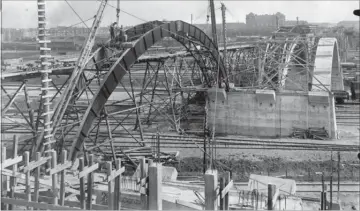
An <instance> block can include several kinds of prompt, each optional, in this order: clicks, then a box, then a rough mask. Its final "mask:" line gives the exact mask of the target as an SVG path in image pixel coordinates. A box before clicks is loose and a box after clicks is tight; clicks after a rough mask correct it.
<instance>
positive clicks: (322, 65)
mask: <svg viewBox="0 0 360 211" xmlns="http://www.w3.org/2000/svg"><path fill="white" fill-rule="evenodd" d="M338 49H339V48H338V42H337V39H336V38H321V39H320V40H319V42H318V47H317V50H316V57H315V68H314V72H313V77H312V84H313V85H315V86H313V89H312V91H320V90H323V89H321V88H320V87H323V86H325V88H326V89H327V90H330V91H331V90H344V82H343V80H342V78H343V75H342V70H341V68H340V57H339V50H338ZM315 78H316V79H315Z"/></svg>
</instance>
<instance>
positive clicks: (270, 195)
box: [267, 184, 276, 210]
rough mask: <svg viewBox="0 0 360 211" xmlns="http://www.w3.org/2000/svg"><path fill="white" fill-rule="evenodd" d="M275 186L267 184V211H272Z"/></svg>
mask: <svg viewBox="0 0 360 211" xmlns="http://www.w3.org/2000/svg"><path fill="white" fill-rule="evenodd" d="M275 191H276V186H275V185H273V184H268V207H267V208H268V210H274V206H275V204H274V200H273V197H274V195H275Z"/></svg>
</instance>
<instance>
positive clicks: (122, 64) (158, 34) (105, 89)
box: [69, 21, 226, 161]
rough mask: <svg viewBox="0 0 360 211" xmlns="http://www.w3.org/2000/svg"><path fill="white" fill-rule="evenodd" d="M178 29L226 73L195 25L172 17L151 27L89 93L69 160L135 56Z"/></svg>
mask: <svg viewBox="0 0 360 211" xmlns="http://www.w3.org/2000/svg"><path fill="white" fill-rule="evenodd" d="M179 32H181V33H185V34H188V36H190V37H192V38H194V39H196V40H198V41H199V42H200V43H201V44H203V45H204V47H205V48H207V49H208V50H209V51H210V53H211V55H212V57H213V58H214V59H215V61H216V62H218V59H219V62H218V66H219V70H220V73H221V74H222V75H223V76H225V77H226V72H225V68H224V65H223V62H222V59H221V57H220V55H219V52H218V51H217V48H216V46H215V44H214V43H213V42H212V40H211V39H210V38H209V37H208V36H207V35H206V34H205V33H204V32H203V31H202V30H200V29H199V28H197V27H195V26H193V25H191V24H188V23H186V22H183V21H173V22H169V23H165V24H162V25H160V26H158V27H156V28H153V29H151V30H150V31H148V32H146V33H145V34H144V35H142V36H141V37H140V38H139V39H138V40H136V42H135V43H134V44H133V47H131V48H128V49H126V50H125V51H124V52H123V53H122V55H121V56H120V58H119V59H118V60H117V61H116V62H115V63H114V64H113V66H112V67H111V69H110V70H109V72H108V73H107V74H106V76H105V78H104V80H103V81H102V83H101V86H100V88H99V89H98V90H97V92H96V94H95V95H94V96H93V99H92V101H91V103H90V105H89V106H88V108H87V110H86V112H85V114H84V116H83V119H82V122H81V125H80V128H79V130H78V132H77V135H76V137H75V140H74V141H73V144H72V147H71V153H70V154H69V156H70V159H71V160H72V161H74V160H75V159H76V157H77V153H78V152H80V151H81V148H82V146H83V143H84V141H85V138H86V137H87V135H88V133H89V130H90V128H91V125H92V123H93V121H94V120H95V118H96V117H98V116H99V114H100V112H101V110H102V109H103V108H104V106H105V103H106V102H107V100H108V98H109V97H110V95H111V94H112V92H113V91H114V90H115V88H116V87H117V86H118V84H119V82H120V81H121V80H122V78H123V76H124V75H125V74H126V72H127V70H129V69H130V67H131V65H133V64H134V63H135V62H136V61H137V59H138V58H139V57H140V56H141V55H142V54H143V53H145V52H146V51H147V49H149V48H150V47H151V46H152V45H154V44H155V43H156V42H158V41H160V40H162V39H163V38H164V37H172V36H177V35H178V33H179ZM178 42H181V40H178ZM195 59H196V58H195Z"/></svg>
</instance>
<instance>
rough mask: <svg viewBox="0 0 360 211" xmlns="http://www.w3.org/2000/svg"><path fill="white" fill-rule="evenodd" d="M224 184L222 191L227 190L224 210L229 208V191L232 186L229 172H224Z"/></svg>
mask: <svg viewBox="0 0 360 211" xmlns="http://www.w3.org/2000/svg"><path fill="white" fill-rule="evenodd" d="M225 184H226V187H225V188H224V191H227V194H226V195H225V210H229V196H230V194H229V191H230V189H231V188H232V187H233V184H234V182H233V180H231V176H230V172H228V171H227V172H225Z"/></svg>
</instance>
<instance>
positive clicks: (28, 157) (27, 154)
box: [23, 152, 32, 210]
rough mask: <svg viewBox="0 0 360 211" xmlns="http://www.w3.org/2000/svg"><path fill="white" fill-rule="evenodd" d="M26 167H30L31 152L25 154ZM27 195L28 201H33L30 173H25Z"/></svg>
mask: <svg viewBox="0 0 360 211" xmlns="http://www.w3.org/2000/svg"><path fill="white" fill-rule="evenodd" d="M23 157H24V163H25V164H24V165H25V166H28V165H29V163H30V162H29V161H30V153H29V152H24V155H23ZM25 187H26V189H25V194H26V200H27V201H29V202H30V201H31V190H30V171H27V172H26V173H25ZM27 209H28V210H32V208H30V207H27Z"/></svg>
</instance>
